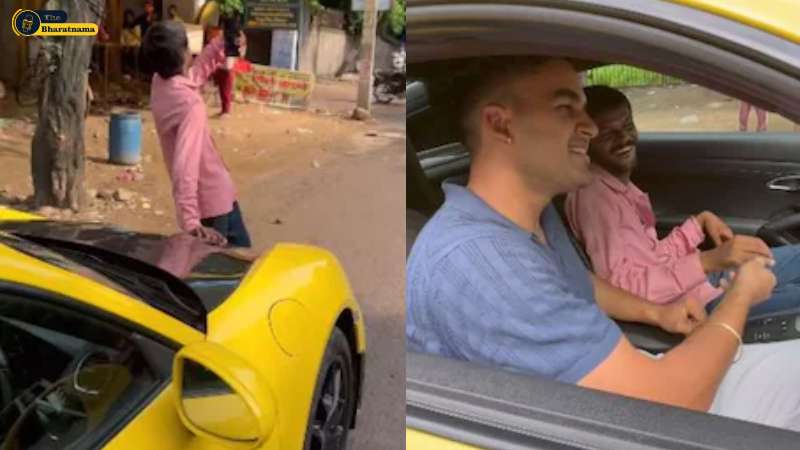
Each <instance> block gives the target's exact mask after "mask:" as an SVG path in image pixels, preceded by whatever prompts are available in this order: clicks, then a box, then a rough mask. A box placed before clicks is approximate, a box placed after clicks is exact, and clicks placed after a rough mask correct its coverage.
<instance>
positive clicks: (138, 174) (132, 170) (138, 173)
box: [117, 166, 144, 181]
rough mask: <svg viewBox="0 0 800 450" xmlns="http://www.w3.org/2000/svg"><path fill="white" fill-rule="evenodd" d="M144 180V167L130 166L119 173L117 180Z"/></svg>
mask: <svg viewBox="0 0 800 450" xmlns="http://www.w3.org/2000/svg"><path fill="white" fill-rule="evenodd" d="M142 180H144V174H143V173H142V167H141V166H136V167H129V168H127V169H125V170H123V171H122V173H120V174H119V175H117V181H142Z"/></svg>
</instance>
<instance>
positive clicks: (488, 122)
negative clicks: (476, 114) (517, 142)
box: [481, 103, 514, 144]
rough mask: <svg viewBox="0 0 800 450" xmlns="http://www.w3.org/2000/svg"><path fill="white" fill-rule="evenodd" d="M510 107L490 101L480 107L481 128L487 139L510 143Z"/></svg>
mask: <svg viewBox="0 0 800 450" xmlns="http://www.w3.org/2000/svg"><path fill="white" fill-rule="evenodd" d="M510 124H511V109H510V108H507V107H505V106H502V105H499V104H496V103H490V104H488V105H486V106H484V107H483V108H481V128H482V129H483V135H484V136H486V138H487V139H488V140H489V141H492V142H498V141H499V142H503V143H506V144H510V143H511V142H513V139H514V137H513V136H512V135H511V127H510Z"/></svg>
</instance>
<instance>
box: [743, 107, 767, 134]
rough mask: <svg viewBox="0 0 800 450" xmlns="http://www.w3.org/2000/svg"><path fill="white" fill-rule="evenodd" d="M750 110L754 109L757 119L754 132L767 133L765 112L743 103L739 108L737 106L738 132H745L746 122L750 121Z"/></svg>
mask: <svg viewBox="0 0 800 450" xmlns="http://www.w3.org/2000/svg"><path fill="white" fill-rule="evenodd" d="M750 108H755V110H756V118H757V119H758V125H757V126H756V131H758V132H763V131H767V112H766V111H764V110H763V109H761V108H759V107H757V106H753V105H751V104H750V103H747V102H745V101H742V102H741V106H739V131H747V121H748V120H749V119H750Z"/></svg>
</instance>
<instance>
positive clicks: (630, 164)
mask: <svg viewBox="0 0 800 450" xmlns="http://www.w3.org/2000/svg"><path fill="white" fill-rule="evenodd" d="M593 119H594V122H595V123H596V124H597V128H598V133H597V136H596V137H595V138H594V139H592V141H591V143H590V146H589V156H590V157H591V158H592V162H593V163H594V164H597V165H598V166H600V167H602V168H603V169H605V170H606V171H608V172H609V173H611V174H612V175H614V176H617V177H630V174H631V172H632V171H633V169H634V168H635V167H636V143H637V142H638V140H639V132H638V131H637V130H636V125H635V124H634V123H633V113H632V112H631V109H630V107H629V106H628V105H625V104H621V105H618V106H615V107H613V108H609V109H607V110H605V111H603V112H601V113H598V114H596V115H595V116H594V117H593Z"/></svg>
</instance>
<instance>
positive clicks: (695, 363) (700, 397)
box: [658, 292, 749, 411]
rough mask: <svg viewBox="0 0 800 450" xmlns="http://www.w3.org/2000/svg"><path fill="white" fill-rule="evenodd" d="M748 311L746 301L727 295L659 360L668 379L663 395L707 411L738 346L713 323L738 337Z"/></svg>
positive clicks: (685, 405) (729, 334)
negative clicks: (723, 325) (705, 320)
mask: <svg viewBox="0 0 800 450" xmlns="http://www.w3.org/2000/svg"><path fill="white" fill-rule="evenodd" d="M748 311H749V303H748V301H747V299H744V298H741V297H740V296H739V295H738V294H737V293H735V292H729V293H728V294H726V295H725V297H724V299H723V301H722V302H721V303H720V305H719V306H718V307H717V308H716V310H715V311H714V313H713V314H712V315H711V317H710V318H709V319H708V321H707V322H706V323H705V324H704V325H702V326H700V327H699V328H697V329H696V330H695V331H694V332H693V333H692V334H691V335H690V336H689V337H688V338H687V339H686V340H684V341H683V343H681V344H680V345H678V346H677V347H675V348H674V349H672V350H671V351H670V352H668V353H667V354H666V355H665V356H664V357H663V358H662V359H660V360H659V361H658V363H659V365H660V366H661V368H660V370H661V371H663V375H664V377H665V378H664V379H665V380H669V381H668V382H667V381H665V385H668V386H669V388H667V389H666V390H665V391H664V392H662V394H664V395H669V396H671V397H673V398H672V400H673V401H674V402H675V403H676V404H679V405H681V406H684V407H688V408H692V409H697V410H701V411H707V410H708V408H709V407H710V406H711V403H712V401H713V400H714V394H715V393H716V392H717V388H718V387H719V384H720V383H721V381H722V378H723V377H724V376H725V373H726V372H727V370H728V367H730V364H731V361H732V360H733V358H734V355H735V354H736V351H737V348H738V346H739V341H738V340H737V339H736V337H735V336H734V335H733V333H731V332H730V331H728V330H726V329H725V328H724V327H722V326H720V325H716V324H720V323H724V324H726V325H728V326H730V327H731V328H733V329H734V330H735V331H736V332H737V333H739V335H740V336H741V334H742V330H743V329H744V324H745V321H746V318H747V313H748ZM687 368H691V370H687ZM669 403H673V402H669Z"/></svg>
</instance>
